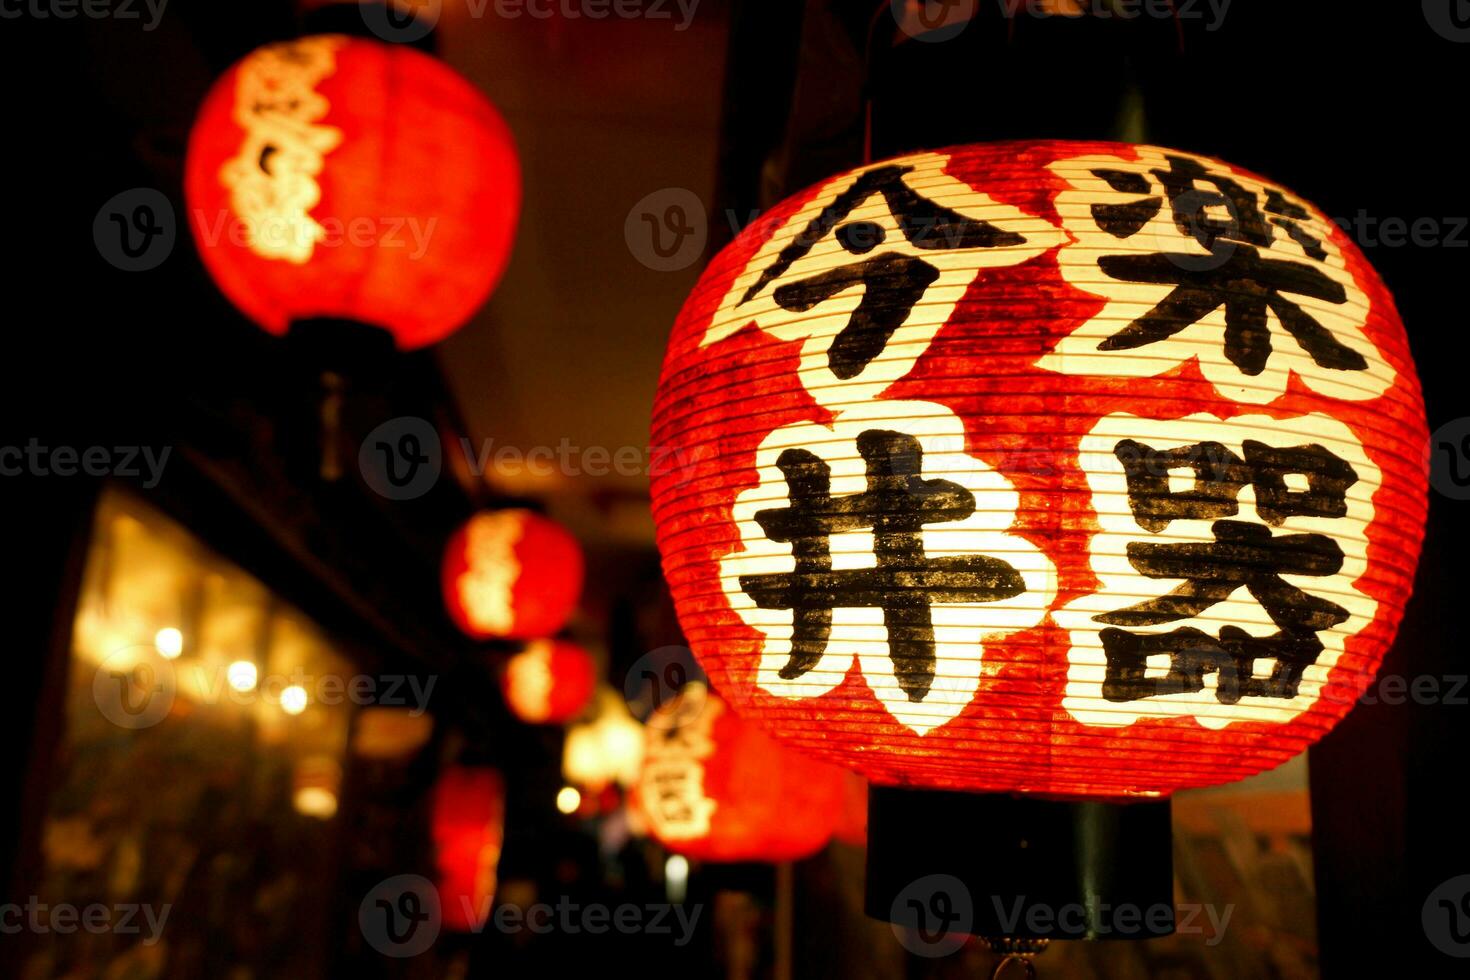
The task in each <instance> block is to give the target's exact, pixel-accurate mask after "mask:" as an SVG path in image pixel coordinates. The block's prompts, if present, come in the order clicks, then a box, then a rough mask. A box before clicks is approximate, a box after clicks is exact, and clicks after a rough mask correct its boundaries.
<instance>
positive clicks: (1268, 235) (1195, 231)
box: [1153, 156, 1275, 252]
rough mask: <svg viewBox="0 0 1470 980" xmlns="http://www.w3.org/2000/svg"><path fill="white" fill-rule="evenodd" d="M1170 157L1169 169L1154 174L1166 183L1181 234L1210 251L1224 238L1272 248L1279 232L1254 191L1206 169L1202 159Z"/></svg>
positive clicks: (1175, 220)
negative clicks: (1206, 186)
mask: <svg viewBox="0 0 1470 980" xmlns="http://www.w3.org/2000/svg"><path fill="white" fill-rule="evenodd" d="M1166 159H1167V160H1168V161H1169V169H1168V170H1155V171H1153V174H1154V176H1155V177H1157V178H1159V182H1160V183H1161V184H1163V185H1164V192H1165V193H1166V194H1167V195H1168V197H1169V207H1170V209H1171V210H1172V211H1173V212H1174V227H1175V228H1178V229H1179V233H1180V234H1182V235H1188V236H1190V237H1191V238H1193V239H1194V240H1195V241H1197V242H1199V243H1200V244H1201V245H1203V246H1204V247H1205V248H1206V249H1207V250H1209V251H1210V252H1214V251H1215V250H1216V243H1217V242H1220V241H1228V242H1236V243H1241V244H1245V245H1254V246H1256V247H1257V248H1270V247H1271V243H1272V241H1273V240H1274V238H1275V235H1274V233H1273V232H1272V231H1271V227H1270V225H1268V224H1267V223H1266V219H1265V217H1264V216H1263V215H1262V214H1261V210H1260V208H1259V207H1258V206H1257V201H1256V194H1255V192H1254V191H1250V190H1246V189H1245V188H1244V187H1242V186H1240V184H1239V183H1237V182H1236V181H1234V180H1232V179H1231V178H1230V177H1227V176H1225V175H1223V174H1217V173H1214V172H1212V171H1210V170H1207V169H1205V167H1204V165H1203V164H1201V163H1200V162H1199V161H1198V160H1192V159H1190V158H1189V157H1179V156H1169V157H1167V158H1166ZM1202 183H1204V184H1214V185H1215V190H1213V191H1207V190H1204V189H1202V188H1201V187H1200V184H1202ZM1221 208H1223V209H1224V210H1225V212H1226V213H1225V216H1224V217H1223V218H1222V217H1220V216H1219V215H1218V210H1219V209H1221Z"/></svg>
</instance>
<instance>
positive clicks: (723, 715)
mask: <svg viewBox="0 0 1470 980" xmlns="http://www.w3.org/2000/svg"><path fill="white" fill-rule="evenodd" d="M684 691H685V694H684V696H682V697H680V698H677V699H675V700H673V701H670V702H669V703H667V704H665V705H664V706H662V707H660V708H659V709H658V710H657V711H655V712H654V713H653V714H652V715H651V716H650V717H649V719H648V722H647V725H646V728H645V732H646V738H647V741H646V743H645V748H644V755H643V771H642V773H641V775H640V777H639V780H638V786H637V805H638V807H639V808H640V810H641V812H642V813H643V815H644V817H645V818H646V822H647V825H648V829H649V833H650V834H651V835H652V836H653V837H654V838H655V839H657V840H658V841H659V843H661V844H663V845H664V846H665V847H667V848H668V849H669V850H671V851H675V852H677V853H679V854H684V855H687V856H688V857H692V858H697V859H700V860H705V861H768V862H780V861H794V860H797V859H798V858H804V857H808V856H809V855H811V854H813V853H815V852H816V851H818V850H820V849H821V848H822V847H823V846H824V845H825V844H826V843H827V841H828V840H829V839H830V838H831V837H832V832H833V830H834V828H835V827H836V823H837V821H838V819H839V814H840V809H841V803H842V794H843V780H844V778H845V774H844V773H843V771H842V770H841V769H838V768H836V767H835V766H829V765H826V764H825V763H821V762H817V761H816V760H814V759H811V758H808V757H807V756H805V755H802V754H801V753H799V752H793V751H791V750H790V749H786V748H783V747H782V746H781V745H779V744H778V743H777V742H775V741H774V740H773V739H771V738H770V737H769V736H767V735H766V734H765V733H764V732H762V731H761V730H760V728H759V727H757V726H756V725H754V724H752V723H750V722H748V721H745V720H743V719H741V718H740V717H739V716H738V715H736V714H735V712H734V711H732V710H730V707H729V705H727V704H726V703H725V702H724V701H723V700H722V699H721V698H720V697H718V696H717V695H715V694H714V693H713V692H709V691H708V690H707V689H705V688H704V685H702V684H700V683H699V682H694V683H691V684H689V685H687V686H686V687H685V688H684Z"/></svg>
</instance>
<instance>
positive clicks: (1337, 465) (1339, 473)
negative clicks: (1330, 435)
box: [1241, 439, 1358, 527]
mask: <svg viewBox="0 0 1470 980" xmlns="http://www.w3.org/2000/svg"><path fill="white" fill-rule="evenodd" d="M1241 448H1242V449H1244V450H1245V461H1246V465H1248V466H1249V467H1250V470H1251V482H1252V483H1253V484H1254V485H1255V488H1256V513H1258V514H1260V515H1261V517H1262V518H1263V519H1264V520H1265V521H1266V523H1267V524H1272V525H1275V526H1277V527H1280V526H1281V525H1282V524H1283V523H1285V521H1286V519H1287V518H1288V517H1334V518H1335V517H1345V516H1347V491H1348V487H1350V486H1352V485H1353V484H1354V483H1357V482H1358V472H1357V470H1354V469H1353V467H1352V464H1351V463H1349V462H1347V460H1344V459H1342V458H1340V457H1338V456H1337V455H1336V454H1335V453H1333V452H1332V451H1330V450H1328V449H1327V448H1326V447H1324V446H1319V445H1317V444H1316V443H1311V444H1308V445H1305V446H1286V447H1282V448H1279V449H1278V448H1277V447H1275V446H1268V445H1266V444H1265V443H1264V442H1256V441H1255V440H1253V439H1247V440H1245V442H1244V443H1243V444H1242V446H1241ZM1291 474H1299V475H1301V476H1304V477H1306V480H1307V489H1305V490H1292V489H1291V488H1290V487H1288V486H1287V485H1286V478H1287V476H1289V475H1291Z"/></svg>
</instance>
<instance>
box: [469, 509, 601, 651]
mask: <svg viewBox="0 0 1470 980" xmlns="http://www.w3.org/2000/svg"><path fill="white" fill-rule="evenodd" d="M442 578H443V588H444V604H445V607H446V608H447V609H448V611H449V615H450V617H451V618H452V619H453V620H454V622H455V624H456V625H457V626H458V627H459V628H460V629H461V630H463V631H464V633H465V634H466V635H468V636H471V637H473V638H474V639H477V640H493V639H501V640H531V639H538V638H541V637H545V636H549V635H550V634H552V633H555V632H556V631H557V630H559V629H561V628H562V627H563V626H564V625H566V622H567V620H568V619H569V618H570V617H571V615H572V613H573V612H574V611H575V610H576V608H577V601H578V599H579V598H580V597H581V594H582V549H581V548H580V547H579V546H578V544H577V541H576V539H575V538H573V537H572V536H571V534H569V533H568V532H567V531H566V530H565V529H564V528H562V526H561V525H560V524H557V523H556V522H555V521H552V520H549V519H547V518H545V517H542V516H541V515H539V514H536V513H534V512H532V511H529V510H499V511H485V512H483V513H480V514H476V515H475V516H474V517H472V518H470V519H469V521H468V522H466V523H465V525H464V526H463V527H461V528H460V529H459V530H458V531H456V532H455V534H454V535H453V536H452V537H451V538H450V539H449V543H448V544H447V545H446V546H445V549H444V563H443V570H442Z"/></svg>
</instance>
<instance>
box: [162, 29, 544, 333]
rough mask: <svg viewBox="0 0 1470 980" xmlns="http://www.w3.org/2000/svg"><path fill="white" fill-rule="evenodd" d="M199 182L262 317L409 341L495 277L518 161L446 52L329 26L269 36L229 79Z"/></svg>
mask: <svg viewBox="0 0 1470 980" xmlns="http://www.w3.org/2000/svg"><path fill="white" fill-rule="evenodd" d="M184 193H185V198H186V200H187V204H188V210H189V225H190V228H191V229H192V230H193V233H194V240H195V243H196V244H197V245H198V248H199V254H200V256H201V257H202V259H203V261H204V264H205V267H206V268H208V270H209V272H210V274H211V275H212V276H213V278H214V280H215V282H216V283H217V284H218V285H219V287H220V289H221V290H222V291H223V292H224V294H225V295H226V296H227V297H228V298H229V299H230V300H231V301H232V302H233V303H234V304H235V306H237V307H238V308H239V309H240V310H241V311H242V312H243V313H244V314H245V315H246V316H248V317H250V318H251V319H252V320H254V321H255V322H256V323H258V324H259V325H260V326H262V327H264V328H265V329H266V330H268V331H270V332H271V333H274V334H285V333H286V332H287V330H288V328H289V327H290V325H291V323H292V322H293V321H307V320H337V321H353V322H357V323H366V324H370V325H373V326H376V327H380V328H382V329H384V330H386V331H388V333H390V334H391V335H392V336H393V338H394V339H395V341H396V342H397V345H398V346H399V347H400V348H404V349H410V348H416V347H422V346H424V345H426V344H431V343H434V342H435V341H438V340H441V339H443V338H444V337H446V336H448V335H449V334H450V333H452V332H454V331H455V330H457V329H458V328H459V327H460V326H461V325H463V324H464V323H465V321H466V320H468V319H469V318H470V316H471V315H472V314H473V313H474V312H475V311H476V310H477V309H479V307H480V306H481V305H482V304H483V303H484V302H485V300H486V298H487V297H488V296H489V295H490V292H491V290H492V289H493V287H494V285H495V283H496V282H497V281H498V280H499V278H500V275H501V272H502V271H503V270H504V269H505V265H506V262H507V260H508V258H509V256H510V249H511V241H512V238H513V237H514V233H515V225H516V218H517V214H518V212H519V209H520V166H519V163H518V161H517V158H516V152H515V146H514V143H513V142H512V139H511V134H510V130H509V129H508V128H507V127H506V125H505V122H504V121H503V120H502V119H501V117H500V115H499V113H497V112H496V111H495V108H494V107H493V106H492V105H491V104H490V103H489V101H487V100H486V99H485V98H484V96H482V95H481V94H480V93H479V92H478V91H477V90H476V89H475V88H474V86H472V85H471V84H470V83H469V82H467V81H465V79H463V78H461V77H460V76H459V75H458V74H456V73H455V72H454V71H453V70H452V69H450V68H449V67H448V66H446V65H445V64H443V63H442V62H440V61H438V60H437V59H435V58H432V57H430V56H428V55H425V54H423V53H421V52H419V51H415V50H413V49H411V48H409V47H406V46H404V45H389V44H381V43H378V42H376V41H371V40H367V39H363V38H355V37H354V38H349V37H345V36H340V35H332V34H327V35H318V36H312V37H305V38H300V39H298V40H293V41H283V42H280V43H277V44H270V45H267V46H265V47H263V48H260V49H258V50H256V51H254V52H252V53H251V54H248V55H246V56H245V58H244V59H242V60H241V61H240V62H238V63H237V64H235V65H234V66H233V67H231V68H230V69H229V70H228V71H227V72H226V73H225V74H224V76H223V77H221V78H220V80H219V81H218V82H217V83H215V85H214V87H213V88H212V89H211V90H210V91H209V94H208V95H207V96H206V97H205V100H204V104H203V106H202V108H201V109H200V112H199V116H198V119H197V120H196V121H195V123H194V128H193V132H192V134H191V135H190V138H189V149H188V157H187V160H186V162H185V181H184Z"/></svg>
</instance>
